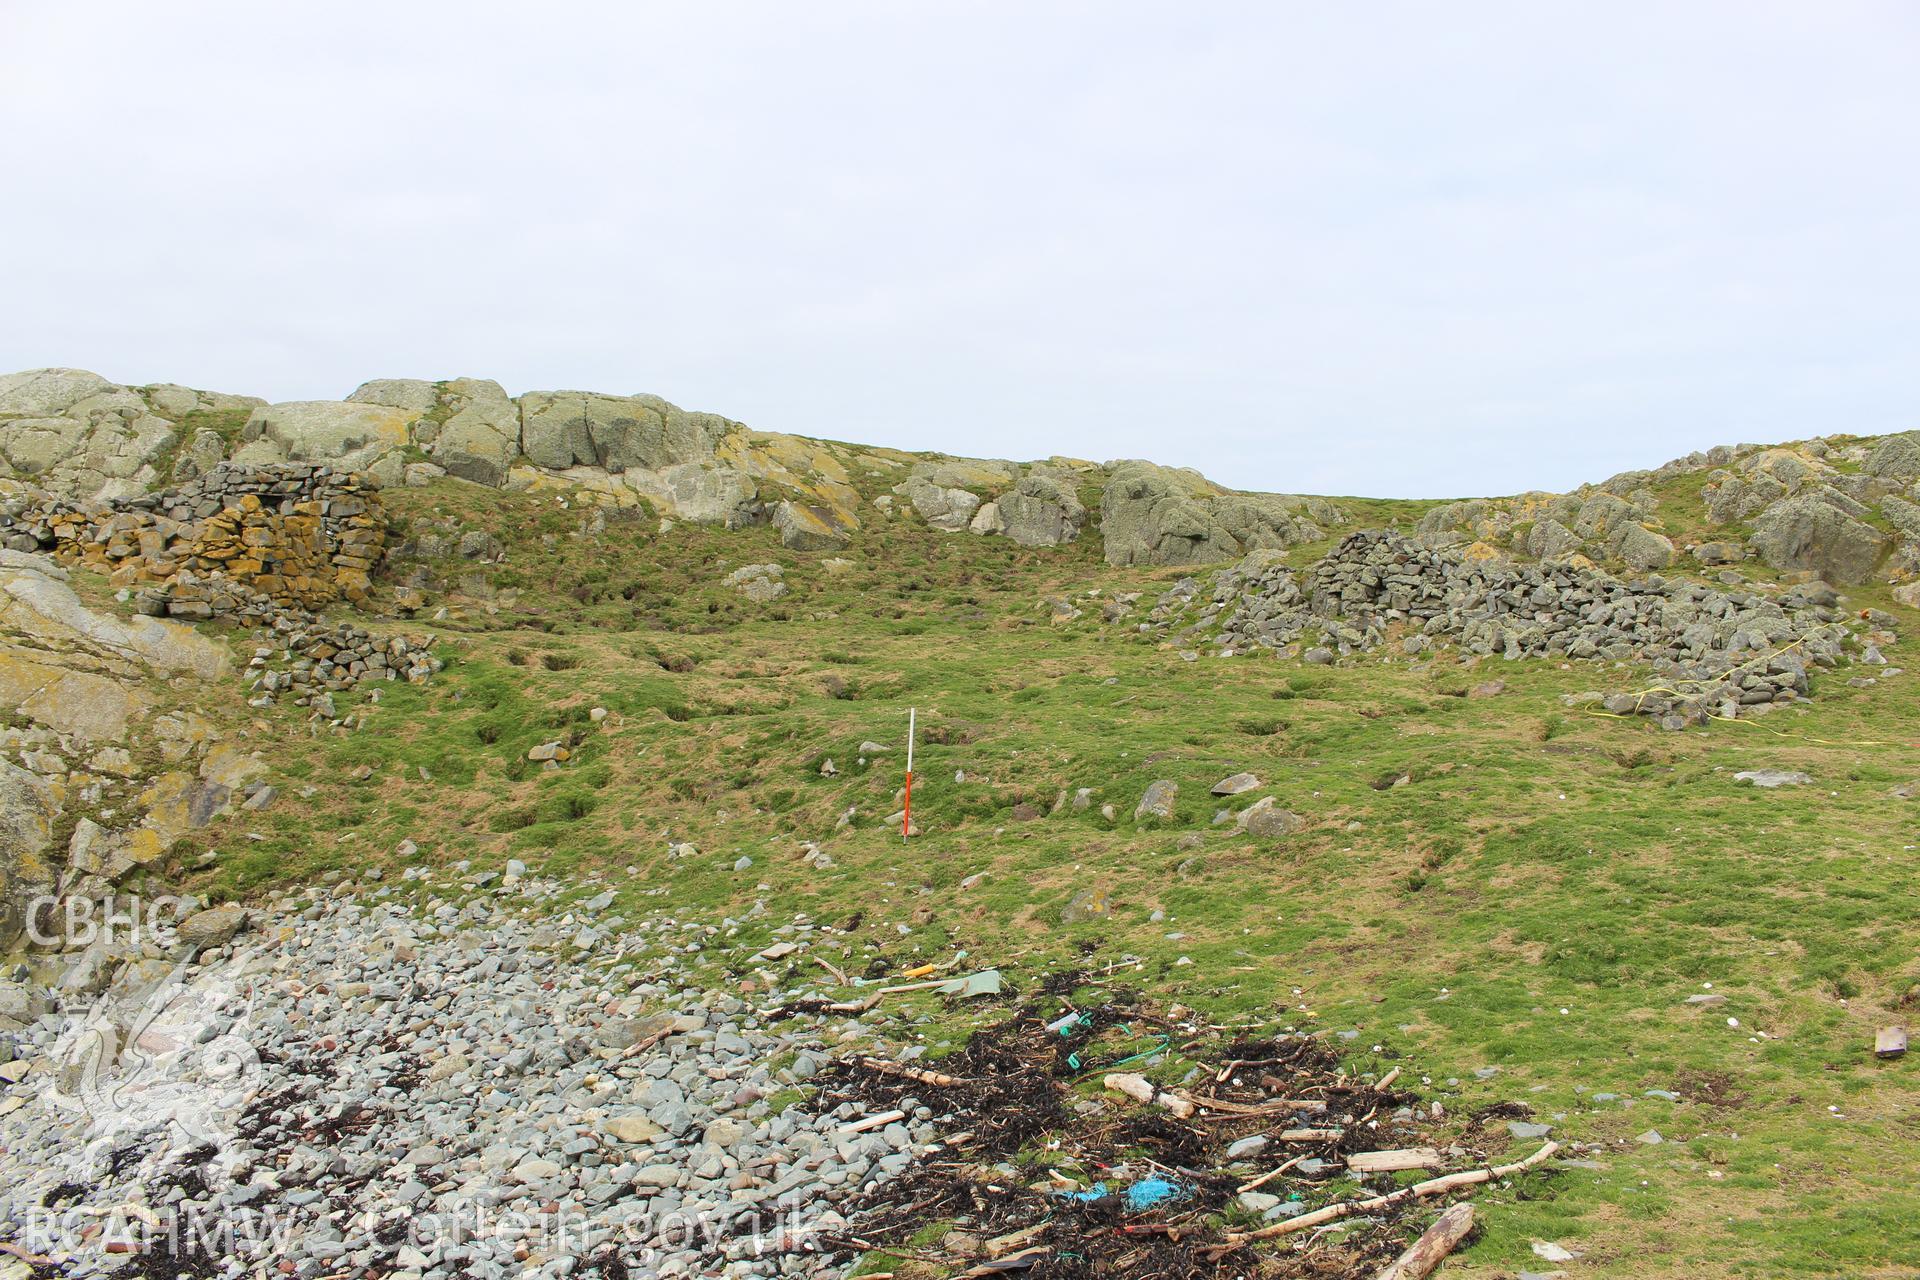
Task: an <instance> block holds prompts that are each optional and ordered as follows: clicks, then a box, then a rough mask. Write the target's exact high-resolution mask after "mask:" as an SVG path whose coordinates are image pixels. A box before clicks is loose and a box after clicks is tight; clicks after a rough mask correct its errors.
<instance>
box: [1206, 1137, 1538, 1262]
mask: <svg viewBox="0 0 1920 1280" xmlns="http://www.w3.org/2000/svg"><path fill="white" fill-rule="evenodd" d="M1559 1149H1560V1144H1559V1143H1557V1142H1551V1141H1549V1142H1548V1143H1546V1144H1545V1145H1544V1146H1542V1147H1541V1148H1540V1149H1539V1150H1538V1151H1536V1152H1534V1153H1533V1154H1532V1155H1530V1156H1528V1157H1527V1158H1526V1159H1525V1160H1516V1161H1515V1162H1514V1163H1512V1164H1503V1165H1495V1166H1493V1167H1491V1168H1487V1169H1467V1170H1465V1171H1463V1172H1460V1173H1449V1174H1445V1175H1443V1176H1441V1177H1438V1178H1429V1179H1427V1180H1426V1181H1425V1182H1416V1183H1414V1184H1413V1185H1412V1186H1410V1187H1402V1188H1400V1190H1398V1191H1390V1192H1388V1193H1387V1194H1386V1195H1383V1196H1372V1197H1369V1198H1368V1199H1365V1200H1341V1201H1338V1202H1337V1203H1334V1204H1330V1205H1325V1206H1323V1207H1321V1208H1319V1209H1315V1210H1313V1211H1311V1212H1309V1213H1303V1214H1300V1215H1298V1216H1297V1217H1292V1218H1283V1219H1282V1220H1280V1221H1279V1222H1276V1223H1274V1224H1273V1225H1272V1226H1270V1227H1261V1228H1260V1229H1259V1230H1257V1231H1229V1232H1228V1233H1227V1237H1226V1242H1225V1243H1226V1247H1227V1248H1230V1249H1235V1248H1238V1247H1239V1246H1241V1245H1243V1244H1245V1243H1247V1242H1248V1241H1249V1240H1271V1239H1273V1238H1274V1237H1275V1236H1289V1235H1292V1234H1293V1233H1294V1232H1296V1231H1305V1230H1306V1229H1307V1228H1309V1227H1317V1226H1319V1225H1321V1224H1322V1223H1325V1222H1338V1221H1339V1220H1340V1219H1342V1218H1348V1217H1352V1216H1353V1215H1354V1214H1356V1213H1371V1212H1372V1211H1373V1210H1375V1209H1384V1208H1386V1207H1387V1206H1389V1205H1396V1204H1402V1203H1404V1202H1406V1201H1408V1200H1424V1199H1425V1198H1426V1197H1428V1196H1439V1195H1445V1194H1446V1193H1447V1192H1449V1191H1458V1190H1459V1189H1460V1188H1461V1187H1471V1186H1476V1185H1478V1184H1480V1183H1482V1182H1492V1181H1493V1180H1494V1179H1495V1178H1505V1177H1507V1176H1509V1175H1511V1174H1515V1173H1519V1172H1521V1171H1522V1170H1525V1169H1531V1168H1532V1167H1533V1166H1535V1165H1537V1164H1539V1163H1540V1162H1541V1161H1543V1160H1545V1159H1546V1158H1547V1157H1549V1156H1551V1155H1552V1154H1553V1153H1554V1152H1556V1151H1558V1150H1559Z"/></svg>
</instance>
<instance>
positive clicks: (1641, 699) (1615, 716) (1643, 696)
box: [1586, 636, 1920, 747]
mask: <svg viewBox="0 0 1920 1280" xmlns="http://www.w3.org/2000/svg"><path fill="white" fill-rule="evenodd" d="M1807 638H1808V637H1806V636H1801V637H1800V638H1799V639H1798V640H1795V641H1794V642H1793V643H1792V644H1789V645H1783V646H1781V647H1780V648H1778V649H1775V650H1774V651H1773V652H1772V653H1769V654H1767V655H1766V656H1764V657H1760V658H1750V659H1748V660H1747V661H1745V662H1743V663H1741V664H1740V665H1739V666H1735V667H1728V668H1727V669H1726V671H1725V672H1724V673H1722V674H1721V675H1719V676H1716V677H1714V678H1713V679H1711V680H1679V681H1676V682H1675V683H1676V684H1682V685H1696V686H1702V687H1704V686H1707V685H1713V684H1719V683H1721V682H1723V681H1725V680H1726V679H1727V678H1728V677H1730V676H1732V675H1734V674H1736V673H1737V672H1739V671H1742V670H1744V669H1745V668H1747V667H1751V666H1753V665H1754V664H1755V663H1759V662H1769V663H1770V662H1772V661H1773V660H1774V659H1775V658H1777V657H1779V656H1780V655H1781V654H1783V653H1786V652H1788V651H1789V650H1792V649H1796V648H1798V647H1799V646H1801V645H1803V644H1805V643H1806V642H1807ZM1656 693H1664V694H1669V695H1671V696H1673V697H1675V698H1684V697H1686V696H1687V695H1686V693H1684V692H1682V691H1681V690H1679V689H1676V688H1673V687H1672V686H1670V685H1653V686H1651V687H1649V688H1646V689H1640V690H1637V691H1634V693H1633V699H1634V709H1633V710H1632V711H1631V712H1629V713H1627V714H1625V715H1622V714H1620V713H1618V712H1613V711H1595V710H1593V709H1592V708H1587V709H1586V714H1588V715H1590V716H1599V717H1600V718H1601V719H1603V720H1632V719H1635V718H1636V717H1638V716H1639V714H1640V707H1641V706H1642V705H1643V704H1644V703H1645V702H1646V700H1647V699H1648V698H1649V697H1651V696H1653V695H1654V694H1656ZM1702 714H1704V715H1705V716H1706V718H1707V719H1709V720H1717V721H1719V722H1720V723H1721V724H1737V725H1743V726H1745V727H1746V728H1749V729H1759V730H1761V731H1762V732H1763V733H1770V734H1772V735H1773V736H1774V737H1776V738H1788V739H1791V740H1794V741H1799V742H1812V743H1816V744H1818V745H1820V746H1823V747H1920V742H1878V741H1874V740H1872V739H1868V738H1851V739H1849V740H1847V741H1846V742H1834V741H1831V740H1830V739H1827V738H1816V737H1813V736H1812V735H1810V734H1804V733H1787V732H1784V731H1782V730H1780V729H1774V728H1771V727H1769V726H1767V725H1764V724H1761V723H1760V722H1759V721H1757V720H1739V719H1736V718H1735V717H1733V716H1717V715H1715V714H1713V712H1711V711H1705V710H1704V709H1703V711H1702Z"/></svg>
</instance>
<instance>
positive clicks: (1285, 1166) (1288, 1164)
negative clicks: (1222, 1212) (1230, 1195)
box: [1236, 1156, 1306, 1192]
mask: <svg viewBox="0 0 1920 1280" xmlns="http://www.w3.org/2000/svg"><path fill="white" fill-rule="evenodd" d="M1305 1159H1306V1157H1305V1156H1295V1157H1293V1159H1291V1160H1287V1161H1283V1162H1282V1163H1280V1164H1279V1165H1276V1166H1275V1167H1273V1168H1271V1169H1269V1170H1267V1171H1266V1172H1265V1173H1263V1174H1261V1175H1260V1176H1259V1177H1257V1178H1255V1179H1254V1180H1253V1181H1252V1182H1243V1183H1241V1184H1240V1185H1239V1187H1238V1188H1236V1192H1246V1191H1252V1190H1253V1189H1254V1188H1255V1187H1264V1186H1266V1185H1267V1184H1268V1183H1269V1182H1272V1181H1273V1180H1274V1179H1275V1178H1277V1177H1279V1176H1280V1175H1281V1174H1283V1173H1285V1172H1286V1171H1287V1170H1289V1169H1291V1168H1293V1166H1295V1165H1297V1164H1299V1163H1300V1162H1301V1161H1302V1160H1305Z"/></svg>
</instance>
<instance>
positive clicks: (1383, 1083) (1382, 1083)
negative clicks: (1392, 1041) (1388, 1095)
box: [1373, 1067, 1400, 1093]
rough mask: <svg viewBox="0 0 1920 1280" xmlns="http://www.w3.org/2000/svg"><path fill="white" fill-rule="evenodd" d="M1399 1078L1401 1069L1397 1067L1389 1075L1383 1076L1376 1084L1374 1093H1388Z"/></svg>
mask: <svg viewBox="0 0 1920 1280" xmlns="http://www.w3.org/2000/svg"><path fill="white" fill-rule="evenodd" d="M1399 1078H1400V1068H1398V1067H1395V1068H1394V1069H1393V1070H1391V1071H1389V1072H1387V1074H1385V1075H1383V1076H1381V1077H1380V1079H1379V1080H1378V1081H1376V1082H1375V1084H1374V1086H1373V1091H1374V1092H1375V1093H1385V1092H1386V1091H1387V1088H1388V1086H1390V1085H1391V1084H1392V1083H1393V1082H1394V1081H1395V1080H1398V1079H1399Z"/></svg>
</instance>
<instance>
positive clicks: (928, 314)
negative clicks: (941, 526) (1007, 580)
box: [0, 0, 1920, 496]
mask: <svg viewBox="0 0 1920 1280" xmlns="http://www.w3.org/2000/svg"><path fill="white" fill-rule="evenodd" d="M1917 161H1920V7H1917V6H1914V5H1912V4H1910V3H1887V4H1848V3H1832V2H1828V3H1821V4H1817V5H1815V4H1804V3H1794V4H1769V3H1750V2H1743V3H1725V4H1722V3H1699V2H1694V3H1687V4H1680V5H1676V4H1671V3H1659V4H1632V3H1617V2H1610V3H1604V4H1602V3H1593V4H1588V5H1584V6H1574V5H1565V4H1539V3H1533V2H1528V3H1521V4H1494V3H1471V2H1462V3H1448V4H1439V3H1431V4H1422V5H1404V6H1403V5H1392V4H1367V5H1356V6H1348V5H1328V4H1321V3H1315V4H1259V5H1248V6H1244V7H1242V6H1235V5H1227V4H1203V5H1176V4H1173V3H1163V4H1159V5H1153V6H1143V5H1133V4H1115V3H1108V2H1103V3H1097V4H1085V5H1064V4H1045V3H1033V2H1031V0H1028V2H1023V3H1018V4H1011V3H1010V4H991V3H967V4H952V5H944V4H939V5H937V4H928V3H899V2H889V3H879V4H872V5H859V4H839V3H833V2H832V0H814V2H811V3H807V4H793V3H789V2H783V3H779V4H766V5H726V4H706V3H702V4H681V5H675V6H671V7H668V6H661V5H652V4H620V5H612V4H610V5H606V6H598V5H594V6H588V5H579V6H570V5H554V4H528V3H524V2H520V3H514V4H511V5H498V6H495V5H488V4H471V3H463V4H460V5H457V6H455V5H448V6H444V7H439V6H428V5H409V4H394V3H388V4H380V5H359V4H352V3H333V4H328V5H324V6H292V5H274V4H260V3H258V2H257V0H253V2H251V3H246V4H233V5H226V4H180V5H175V4H153V3H151V0H142V2H141V3H115V4H88V3H72V4H66V3H44V2H40V0H0V172H3V173H5V174H6V175H8V176H7V178H6V180H5V181H4V182H3V183H0V369H8V370H10V369H17V368H27V367H33V366H40V365H76V366H81V367H85V368H90V369H94V370H96V371H98V372H100V373H103V374H105V375H107V376H108V377H110V378H113V379H115V380H117V381H122V382H130V383H139V382H149V381H177V382H184V383H188V384H190V385H194V386H199V387H206V388H212V389H217V390H227V391H239V392H247V393H251V394H256V395H263V396H267V397H269V398H270V399H275V400H290V399H303V398H321V397H324V398H338V397H341V396H344V395H345V394H346V393H347V392H348V391H350V390H351V389H352V388H353V387H354V386H355V385H356V384H357V383H359V382H360V381H362V380H364V379H367V378H372V377H383V376H385V377H401V376H406V377H426V378H438V377H454V376H459V375H463V374H465V375H474V376H481V377H490V378H494V379H497V380H498V381H500V382H501V383H503V384H504V385H505V386H506V387H507V389H508V390H509V391H510V392H514V393H516V394H517V393H519V392H521V391H526V390H532V389H542V388H561V387H572V388H584V389H590V390H597V391H610V392H636V391H652V392H657V393H658V394H661V395H664V396H666V397H668V398H669V399H671V400H674V401H676V402H678V403H680V404H684V405H687V406H689V407H693V408H700V409H711V410H714V411H716V412H720V413H724V414H727V415H728V416H730V417H735V418H739V419H741V420H743V421H745V422H747V423H749V424H751V425H753V426H755V427H760V428H763V429H767V430H778V431H793V432H800V433H803V434H807V435H818V436H827V437H832V438H837V439H843V440H856V441H862V442H872V443H884V444H891V445H899V446H905V447H911V448H925V449H941V450H945V451H948V452H953V453H969V454H981V455H988V456H1007V457H1021V458H1025V457H1036V456H1045V455H1047V454H1053V453H1062V454H1070V455H1075V456H1080V457H1091V458H1095V459H1107V458H1115V457H1150V458H1153V459H1154V460H1156V461H1161V462H1167V463H1176V464H1186V465H1192V466H1197V467H1199V468H1201V469H1202V470H1204V471H1205V472H1207V473H1208V474H1209V475H1210V476H1212V477H1214V478H1215V479H1217V480H1220V481H1222V482H1224V483H1228V484H1231V485H1234V486H1236V487H1240V488H1251V489H1272V490H1293V491H1305V492H1317V493H1366V494H1380V495H1389V496H1431V495H1457V494H1470V493H1505V492H1512V491H1516V490H1520V489H1526V488H1553V489H1561V488H1567V487H1570V486H1572V485H1574V484H1577V483H1580V482H1582V481H1586V480H1594V479H1599V478H1601V477H1604V476H1606V475H1608V474H1610V473H1612V472H1614V471H1618V470H1622V469H1625V468H1628V467H1635V466H1652V465H1657V464H1658V463H1660V462H1662V461H1664V460H1666V459H1667V458H1670V457H1673V456H1675V455H1677V454H1681V453H1685V452H1687V451H1688V450H1691V449H1696V448H1704V447H1706V446H1708V445H1712V444H1715V443H1718V442H1722V441H1734V440H1775V439H1785V438H1792V437H1799V436H1806V435H1812V434H1820V433H1827V432H1835V431H1853V432H1860V433H1869V432H1882V431H1889V430H1898V429H1906V428H1910V427H1914V426H1920V403H1917V397H1916V389H1917V387H1920V163H1917Z"/></svg>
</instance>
